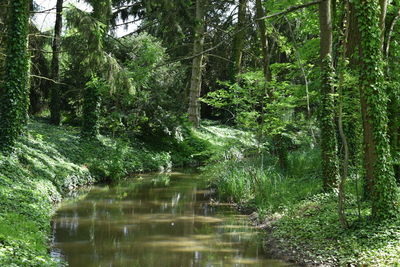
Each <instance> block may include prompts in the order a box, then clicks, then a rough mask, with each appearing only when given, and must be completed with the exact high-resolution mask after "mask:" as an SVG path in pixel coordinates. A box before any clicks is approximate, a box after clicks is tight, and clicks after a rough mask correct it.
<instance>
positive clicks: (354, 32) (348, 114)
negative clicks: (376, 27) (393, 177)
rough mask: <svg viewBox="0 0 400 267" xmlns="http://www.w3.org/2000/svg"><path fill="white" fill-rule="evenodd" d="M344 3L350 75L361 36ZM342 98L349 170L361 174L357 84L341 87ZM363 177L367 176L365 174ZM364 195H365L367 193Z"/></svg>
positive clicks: (352, 12) (357, 57) (357, 62)
mask: <svg viewBox="0 0 400 267" xmlns="http://www.w3.org/2000/svg"><path fill="white" fill-rule="evenodd" d="M346 4H347V8H346V9H347V11H346V13H347V27H348V29H347V31H348V37H347V41H346V42H345V44H344V45H345V47H344V53H345V58H346V59H348V60H349V64H348V65H347V70H348V71H350V72H352V75H354V76H356V75H357V73H356V71H357V70H358V68H359V67H360V50H359V44H360V38H361V37H360V31H359V29H358V21H357V17H356V14H355V7H354V3H352V2H350V1H348V2H347V3H346ZM353 71H354V72H353ZM344 86H345V85H344ZM343 99H344V100H345V101H346V103H345V104H344V105H343V131H344V133H345V134H346V137H347V143H348V148H349V149H348V151H349V170H352V172H353V173H354V174H355V175H361V171H360V169H361V166H362V160H361V158H362V157H363V155H362V150H363V149H362V137H360V133H362V132H363V130H362V129H363V127H362V118H361V108H360V91H359V88H358V86H345V87H344V88H343ZM364 162H365V161H364ZM365 177H367V175H366V176H365ZM366 184H367V183H365V185H366ZM365 188H367V186H366V187H365ZM365 192H367V190H365ZM365 195H366V196H367V194H365Z"/></svg>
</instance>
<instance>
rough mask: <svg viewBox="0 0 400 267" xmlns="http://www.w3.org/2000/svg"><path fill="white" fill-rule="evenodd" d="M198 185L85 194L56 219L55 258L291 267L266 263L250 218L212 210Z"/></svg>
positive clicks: (72, 262) (169, 183)
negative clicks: (250, 223)
mask: <svg viewBox="0 0 400 267" xmlns="http://www.w3.org/2000/svg"><path fill="white" fill-rule="evenodd" d="M160 181H161V182H160ZM198 183H199V180H196V176H194V175H187V174H180V173H174V174H173V175H172V176H171V177H166V175H162V176H159V175H144V176H143V179H141V181H140V182H138V181H137V180H135V179H133V180H131V181H125V182H121V183H119V184H116V185H112V186H105V187H93V188H92V189H91V190H86V191H85V192H84V193H85V194H86V195H83V197H80V198H78V199H77V200H76V201H67V202H65V204H64V205H62V206H61V207H60V208H59V210H58V211H57V213H56V215H55V217H54V220H53V232H54V238H53V239H54V240H53V250H52V256H53V257H56V258H63V259H66V260H67V261H68V263H69V266H85V267H86V266H163V267H169V266H171V267H179V266H182V267H186V266H210V267H212V266H287V265H286V264H284V263H283V262H280V261H275V260H270V259H266V258H264V257H265V256H264V253H263V249H262V246H261V242H260V240H259V239H260V236H259V235H258V233H257V229H256V228H255V227H253V226H251V225H249V222H248V220H247V217H245V216H241V215H237V214H236V213H235V212H232V208H231V207H229V206H220V207H215V206H210V205H209V204H208V201H207V196H208V195H209V194H210V191H207V190H197V186H198Z"/></svg>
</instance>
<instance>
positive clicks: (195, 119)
mask: <svg viewBox="0 0 400 267" xmlns="http://www.w3.org/2000/svg"><path fill="white" fill-rule="evenodd" d="M204 6H205V0H196V25H195V27H194V43H193V55H194V56H195V57H194V58H193V63H192V78H191V82H190V93H189V110H188V113H189V121H190V122H192V123H193V126H194V127H196V128H198V127H199V126H200V101H199V98H200V94H201V82H202V77H201V76H202V65H203V54H202V53H203V48H204V31H205V29H204V27H205V26H204V8H205V7H204Z"/></svg>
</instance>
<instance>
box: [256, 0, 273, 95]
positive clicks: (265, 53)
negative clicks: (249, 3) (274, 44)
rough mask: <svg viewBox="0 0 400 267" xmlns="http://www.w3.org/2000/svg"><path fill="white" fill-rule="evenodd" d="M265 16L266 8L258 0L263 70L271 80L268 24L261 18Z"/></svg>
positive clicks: (257, 10) (257, 8) (257, 16)
mask: <svg viewBox="0 0 400 267" xmlns="http://www.w3.org/2000/svg"><path fill="white" fill-rule="evenodd" d="M264 16H265V10H264V7H263V6H262V1H261V0H256V19H257V24H258V31H259V33H260V42H261V50H262V58H263V70H264V78H265V81H267V82H270V81H271V79H272V76H271V71H270V66H269V62H270V58H269V44H268V38H267V26H266V25H265V20H263V19H259V18H262V17H264ZM268 92H269V96H270V97H272V92H270V90H268Z"/></svg>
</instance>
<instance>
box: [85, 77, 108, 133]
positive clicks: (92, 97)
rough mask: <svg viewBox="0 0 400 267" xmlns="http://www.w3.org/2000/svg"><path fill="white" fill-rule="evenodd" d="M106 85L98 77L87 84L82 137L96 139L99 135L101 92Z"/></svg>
mask: <svg viewBox="0 0 400 267" xmlns="http://www.w3.org/2000/svg"><path fill="white" fill-rule="evenodd" d="M105 87H106V85H105V83H104V82H103V81H102V80H100V79H99V78H98V77H96V76H92V78H91V80H90V81H89V82H87V83H86V87H85V92H84V98H83V110H82V113H83V118H82V136H83V137H89V138H95V137H96V136H97V135H98V134H99V116H100V101H101V93H100V92H101V91H104V88H105Z"/></svg>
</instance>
